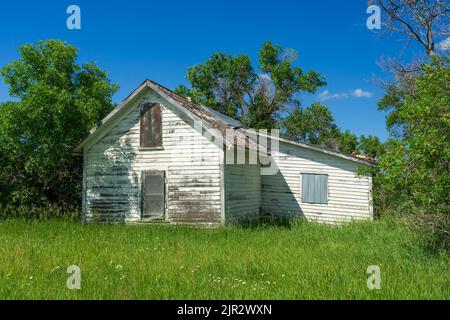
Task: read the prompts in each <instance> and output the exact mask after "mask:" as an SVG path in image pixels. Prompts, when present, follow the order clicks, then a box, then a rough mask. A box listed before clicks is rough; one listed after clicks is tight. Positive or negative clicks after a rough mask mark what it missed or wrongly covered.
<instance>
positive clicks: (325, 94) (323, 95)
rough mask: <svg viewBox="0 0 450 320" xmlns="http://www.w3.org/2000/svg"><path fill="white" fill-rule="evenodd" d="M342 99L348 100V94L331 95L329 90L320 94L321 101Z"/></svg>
mask: <svg viewBox="0 0 450 320" xmlns="http://www.w3.org/2000/svg"><path fill="white" fill-rule="evenodd" d="M342 98H348V94H347V93H334V94H331V93H330V91H328V90H325V91H322V92H321V93H320V94H319V99H320V100H322V101H327V100H331V99H342Z"/></svg>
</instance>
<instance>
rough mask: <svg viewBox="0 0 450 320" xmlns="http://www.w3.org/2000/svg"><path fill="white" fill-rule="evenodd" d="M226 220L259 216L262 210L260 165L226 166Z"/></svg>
mask: <svg viewBox="0 0 450 320" xmlns="http://www.w3.org/2000/svg"><path fill="white" fill-rule="evenodd" d="M224 175H225V218H226V220H227V221H231V220H233V219H235V218H237V217H238V216H242V215H253V216H254V215H257V214H259V212H260V209H261V169H260V166H259V165H225V166H224Z"/></svg>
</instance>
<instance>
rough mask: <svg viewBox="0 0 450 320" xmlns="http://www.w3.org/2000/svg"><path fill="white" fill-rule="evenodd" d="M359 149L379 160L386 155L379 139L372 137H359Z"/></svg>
mask: <svg viewBox="0 0 450 320" xmlns="http://www.w3.org/2000/svg"><path fill="white" fill-rule="evenodd" d="M358 149H359V151H360V152H362V153H364V154H366V155H368V156H370V157H372V158H377V157H379V156H380V155H382V154H383V153H384V145H383V143H382V142H381V141H380V139H378V137H375V136H372V135H369V136H368V137H366V136H364V135H362V136H361V137H359V144H358Z"/></svg>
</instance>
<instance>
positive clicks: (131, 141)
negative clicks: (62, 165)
mask: <svg viewBox="0 0 450 320" xmlns="http://www.w3.org/2000/svg"><path fill="white" fill-rule="evenodd" d="M143 103H160V104H161V105H162V128H163V129H162V140H163V149H161V150H146V149H140V137H139V135H140V130H139V126H140V121H139V116H140V108H139V106H140V105H141V104H143ZM127 108H128V111H127V113H125V114H124V117H122V118H121V119H120V120H119V121H118V122H117V123H115V124H114V125H112V126H111V129H110V130H109V131H108V132H107V134H106V135H105V136H103V137H102V138H101V139H100V140H99V141H97V142H96V143H94V144H93V145H91V146H89V148H88V150H87V151H85V161H84V163H85V168H84V170H85V182H84V183H85V189H86V194H85V197H84V200H83V201H84V202H85V203H84V204H83V207H84V208H85V212H86V218H87V220H90V219H93V218H97V217H98V218H101V219H103V220H114V221H125V222H134V221H138V220H140V218H141V178H142V172H143V171H152V170H161V171H165V172H166V185H167V186H166V219H167V220H168V221H169V222H174V223H178V222H179V223H196V224H208V225H214V224H220V223H221V222H222V216H223V214H222V206H221V203H222V193H221V184H222V181H221V176H222V175H221V161H222V159H223V156H222V153H223V151H222V149H221V148H219V147H217V146H216V145H215V144H214V143H211V142H210V141H209V140H207V138H205V137H203V136H202V135H201V133H200V132H198V131H197V130H196V129H195V128H194V127H193V125H192V123H190V121H191V120H190V119H189V118H188V117H187V116H186V115H182V114H180V112H179V111H177V110H176V109H175V108H174V107H173V106H172V105H171V104H170V103H169V102H168V101H165V100H164V99H163V98H162V97H160V96H159V95H157V94H155V93H154V92H153V91H150V90H147V91H146V92H145V94H143V95H142V96H140V97H139V98H138V99H137V101H134V102H133V103H130V106H128V107H127Z"/></svg>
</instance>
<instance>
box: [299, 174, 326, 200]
mask: <svg viewBox="0 0 450 320" xmlns="http://www.w3.org/2000/svg"><path fill="white" fill-rule="evenodd" d="M302 202H304V203H313V204H327V203H328V176H327V175H324V174H306V173H305V174H302Z"/></svg>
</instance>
